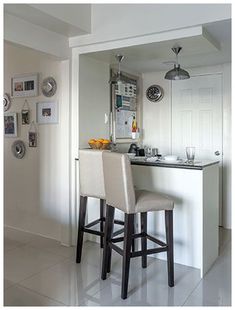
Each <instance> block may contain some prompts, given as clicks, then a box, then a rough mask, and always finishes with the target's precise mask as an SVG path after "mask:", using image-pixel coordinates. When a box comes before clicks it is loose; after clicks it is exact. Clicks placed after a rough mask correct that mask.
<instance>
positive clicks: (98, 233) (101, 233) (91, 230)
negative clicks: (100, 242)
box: [82, 227, 104, 237]
mask: <svg viewBox="0 0 235 310" xmlns="http://www.w3.org/2000/svg"><path fill="white" fill-rule="evenodd" d="M82 230H83V231H84V232H86V233H89V234H92V235H97V236H102V237H103V236H104V233H103V232H100V231H97V230H93V229H88V228H86V227H84V228H83V229H82Z"/></svg>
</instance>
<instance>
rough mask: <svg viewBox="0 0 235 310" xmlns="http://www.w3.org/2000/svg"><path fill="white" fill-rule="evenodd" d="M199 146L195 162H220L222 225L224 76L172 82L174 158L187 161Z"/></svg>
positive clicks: (209, 76)
mask: <svg viewBox="0 0 235 310" xmlns="http://www.w3.org/2000/svg"><path fill="white" fill-rule="evenodd" d="M187 146H195V148H196V150H195V160H200V159H212V160H219V161H220V221H219V224H220V225H222V158H223V154H222V77H221V75H220V74H213V75H203V76H195V77H191V78H190V79H188V80H183V81H182V80H181V81H173V82H172V154H178V155H180V156H181V157H183V158H185V157H186V154H185V148H186V147H187Z"/></svg>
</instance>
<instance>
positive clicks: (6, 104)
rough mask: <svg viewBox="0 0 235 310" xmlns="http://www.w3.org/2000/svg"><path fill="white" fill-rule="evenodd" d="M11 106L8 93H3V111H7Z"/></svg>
mask: <svg viewBox="0 0 235 310" xmlns="http://www.w3.org/2000/svg"><path fill="white" fill-rule="evenodd" d="M10 106H11V99H10V96H9V95H8V94H4V96H3V107H4V112H6V111H8V110H9V109H10Z"/></svg>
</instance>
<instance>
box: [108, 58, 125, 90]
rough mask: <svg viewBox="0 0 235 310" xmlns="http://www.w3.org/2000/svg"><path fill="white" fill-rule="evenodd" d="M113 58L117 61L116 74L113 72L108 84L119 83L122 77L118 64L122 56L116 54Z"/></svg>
mask: <svg viewBox="0 0 235 310" xmlns="http://www.w3.org/2000/svg"><path fill="white" fill-rule="evenodd" d="M115 58H116V59H117V61H118V72H117V73H116V74H114V75H113V76H111V78H110V80H109V83H110V84H120V83H122V82H123V78H122V74H121V69H120V64H121V62H122V61H123V59H124V56H123V55H119V54H117V55H116V56H115Z"/></svg>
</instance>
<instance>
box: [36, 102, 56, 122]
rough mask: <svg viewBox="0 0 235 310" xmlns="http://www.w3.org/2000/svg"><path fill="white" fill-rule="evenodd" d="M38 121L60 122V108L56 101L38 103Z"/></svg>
mask: <svg viewBox="0 0 235 310" xmlns="http://www.w3.org/2000/svg"><path fill="white" fill-rule="evenodd" d="M37 122H38V124H56V123H58V109H57V102H56V101H47V102H38V103H37Z"/></svg>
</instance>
